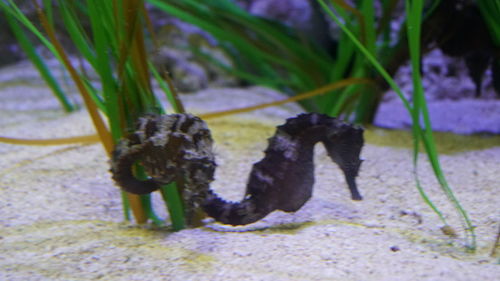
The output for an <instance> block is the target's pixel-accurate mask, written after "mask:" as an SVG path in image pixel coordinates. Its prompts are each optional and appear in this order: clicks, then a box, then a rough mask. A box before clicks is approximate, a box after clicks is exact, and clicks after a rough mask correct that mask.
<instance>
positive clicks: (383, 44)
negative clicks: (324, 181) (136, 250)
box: [0, 0, 500, 249]
mask: <svg viewBox="0 0 500 281" xmlns="http://www.w3.org/2000/svg"><path fill="white" fill-rule="evenodd" d="M145 1H147V2H148V3H149V4H151V5H153V6H154V7H156V8H157V9H159V10H161V11H164V12H166V13H168V14H170V15H172V16H174V17H177V18H179V19H181V20H184V21H186V22H189V23H192V24H194V25H197V26H199V27H200V28H202V29H203V30H205V31H207V32H208V33H210V34H211V35H212V36H213V37H215V38H216V39H217V42H218V44H219V47H220V48H221V50H222V51H224V52H225V54H226V55H227V57H229V58H230V59H231V64H224V63H223V62H221V61H219V60H217V59H216V58H215V57H213V56H211V54H210V53H206V52H205V51H204V49H203V48H202V47H200V46H197V45H192V46H191V51H192V52H193V53H195V54H197V55H199V56H200V57H202V58H204V59H206V60H208V61H209V62H210V63H212V64H214V65H217V66H219V67H221V68H222V69H225V70H227V71H228V72H230V73H232V74H234V75H236V76H238V77H239V78H241V79H243V80H246V81H248V82H249V83H252V84H259V85H264V86H267V87H271V88H274V89H277V90H279V91H282V92H284V93H287V94H289V95H290V96H291V98H290V99H287V100H285V101H279V102H276V103H271V104H267V105H265V106H272V105H276V104H279V103H283V102H290V101H300V102H301V104H302V106H303V107H304V108H305V109H306V110H309V111H316V112H321V113H326V114H329V115H332V116H339V115H340V116H343V118H345V119H348V120H351V121H354V122H357V123H369V122H371V120H372V119H373V116H374V113H375V111H376V109H377V107H378V104H379V102H380V98H381V95H382V93H383V91H385V90H386V88H387V85H389V86H390V87H391V88H392V89H393V90H394V91H395V92H396V93H397V95H398V96H399V98H400V99H401V100H402V102H403V104H404V106H405V107H406V109H407V110H408V112H409V114H410V115H411V116H412V120H413V130H412V131H413V139H414V146H413V147H414V154H413V162H414V167H415V168H414V175H415V180H416V186H417V189H418V192H419V193H420V194H421V195H422V198H423V199H424V201H425V202H426V203H427V204H428V205H429V206H430V207H431V208H432V209H433V210H434V211H435V212H436V214H437V215H438V216H439V217H440V219H441V220H442V221H443V223H444V224H445V225H448V223H447V221H446V218H445V215H443V214H442V212H441V211H440V210H439V208H438V206H435V205H434V204H433V203H432V201H431V199H430V198H429V197H428V196H427V194H426V192H425V190H424V188H423V187H422V186H421V185H420V183H419V177H418V160H419V149H420V148H421V147H423V149H424V150H425V152H426V154H427V156H428V158H429V160H430V163H431V165H432V168H433V170H434V173H435V175H436V178H437V180H438V182H439V184H440V186H441V188H442V190H443V192H444V193H445V194H446V196H447V197H448V199H449V200H450V202H451V203H452V204H453V205H454V206H455V209H456V210H457V213H458V215H459V216H460V217H461V218H462V220H463V224H464V229H465V232H466V234H467V238H468V239H467V246H468V247H469V248H470V249H474V248H475V234H474V228H473V226H472V224H471V221H470V219H469V217H468V215H467V213H466V212H465V210H464V209H463V208H462V207H461V206H460V203H459V201H458V200H457V199H456V198H455V196H454V195H453V192H452V190H451V188H450V187H449V185H448V183H447V181H446V178H445V176H444V173H443V171H442V169H441V166H440V164H439V158H438V153H437V150H436V146H435V142H434V137H433V132H432V126H431V123H430V119H429V114H428V110H427V106H426V100H425V96H424V90H423V87H422V83H421V80H422V79H421V74H420V61H421V42H420V38H421V28H420V27H421V24H422V21H423V20H424V18H425V17H426V16H427V15H429V14H432V11H433V10H434V8H435V7H436V6H437V5H439V2H440V1H415V0H405V7H406V10H405V12H406V13H405V19H404V24H405V25H404V26H405V28H403V29H402V31H401V32H400V33H399V36H394V34H392V30H391V28H390V26H391V19H392V18H393V16H394V11H395V7H396V5H397V4H398V2H399V1H397V0H381V1H378V2H379V3H380V4H381V15H380V17H379V19H378V20H376V19H375V12H376V11H375V8H374V7H375V4H376V3H375V1H374V0H359V1H352V2H354V4H352V5H351V4H349V3H348V2H347V1H343V0H331V1H325V0H311V1H310V3H311V6H312V10H313V14H314V16H315V17H316V22H318V23H319V24H318V26H315V27H316V28H318V30H319V33H318V34H313V35H311V34H308V33H307V32H305V31H304V30H301V29H300V28H294V27H290V26H285V25H283V24H281V23H278V22H275V21H271V20H267V19H264V18H260V17H256V16H254V15H251V14H249V13H248V12H246V11H244V10H243V9H241V8H240V7H239V6H237V5H236V4H235V3H234V1H230V0H213V1H196V0H169V1H162V0H122V1H118V0H113V1H98V0H86V1H65V0H55V1H50V0H43V1H42V2H43V8H42V7H38V11H39V19H40V23H41V25H42V27H43V32H42V31H40V30H38V29H37V28H36V27H35V25H33V23H31V22H30V21H29V20H28V19H27V18H26V16H25V15H23V13H22V12H21V11H20V10H19V9H18V7H17V6H16V4H15V3H14V1H13V0H5V1H0V8H1V10H2V11H3V13H4V14H5V16H6V18H7V20H8V23H9V24H10V26H11V27H12V30H13V32H14V34H15V35H16V37H17V38H18V40H19V42H20V45H21V46H22V48H23V49H24V50H25V51H26V53H27V55H28V57H29V58H30V59H31V60H32V61H33V63H34V64H35V65H36V66H37V68H38V69H39V70H40V72H41V74H42V77H43V78H44V79H45V80H46V81H47V83H48V85H49V86H51V88H52V89H53V91H54V93H55V94H56V96H57V97H58V98H59V100H60V101H61V103H62V105H63V107H64V108H65V109H66V110H68V111H69V110H72V108H74V105H72V104H70V103H69V101H68V100H67V99H66V97H65V95H64V93H62V91H61V90H60V87H59V86H58V83H57V80H56V79H55V78H54V77H53V76H52V75H51V74H50V71H49V70H48V69H47V67H45V64H44V62H43V59H41V58H40V57H39V56H38V55H37V53H36V50H35V49H34V48H33V47H32V45H33V44H32V43H31V42H30V41H29V39H28V36H26V32H27V31H30V32H32V33H33V34H35V35H36V37H37V38H38V40H40V42H42V43H43V45H45V46H46V47H47V48H48V49H49V50H50V51H51V52H52V53H53V54H54V56H55V57H56V58H58V59H59V60H60V61H61V62H62V63H63V64H64V65H65V67H66V69H67V70H68V72H69V73H70V74H71V77H72V79H73V81H74V83H75V85H77V87H78V89H79V91H80V93H81V95H82V97H83V98H84V101H85V105H86V107H87V110H88V111H89V113H90V114H91V116H92V118H93V121H94V124H95V126H96V128H97V131H98V132H99V137H100V140H101V141H102V143H103V145H104V147H105V148H106V151H108V153H110V152H111V150H112V147H113V144H114V143H116V142H117V141H118V140H119V139H120V138H121V137H122V136H123V135H124V134H126V132H127V129H128V128H130V127H131V125H132V123H133V121H134V120H135V119H136V118H137V117H138V116H140V115H141V114H144V113H145V112H156V113H162V112H163V110H162V109H161V106H160V104H159V102H158V101H157V96H155V94H154V93H153V90H152V87H151V82H150V77H154V78H155V79H156V80H157V81H158V83H159V85H160V86H161V88H162V89H163V90H164V92H165V94H166V96H167V99H168V100H169V101H170V102H171V104H172V105H173V107H174V109H175V110H177V111H182V110H183V109H182V104H180V103H179V102H178V99H177V98H176V95H175V92H173V90H172V88H171V87H170V86H169V83H168V78H167V79H166V80H165V79H163V78H162V75H161V74H162V73H158V71H157V70H156V69H155V68H154V67H153V66H152V64H151V63H150V61H149V60H148V56H147V53H146V47H145V38H153V37H154V36H153V31H152V28H151V23H150V22H149V18H148V14H147V10H146V8H145ZM33 3H34V4H35V5H37V4H36V3H37V2H36V1H33ZM54 3H55V4H56V5H53V4H54ZM424 4H426V6H424ZM478 6H479V8H480V10H481V12H482V14H483V16H484V17H485V21H486V22H487V24H488V26H489V28H490V31H491V34H492V37H493V38H496V40H494V41H495V42H496V44H500V22H499V19H500V4H499V3H498V1H478ZM53 7H55V8H53ZM54 14H57V15H59V16H60V17H61V19H62V21H63V22H64V26H65V28H66V29H65V30H64V32H65V33H66V34H67V35H68V36H69V37H70V38H71V39H72V41H73V43H74V45H75V47H76V49H77V50H78V53H79V54H78V55H80V56H81V57H82V58H84V59H85V60H86V61H87V62H88V64H89V65H90V66H91V67H92V69H93V71H94V72H95V73H97V74H98V77H99V83H98V84H97V85H96V84H95V83H91V81H90V79H89V78H88V76H87V75H86V72H85V71H83V70H77V69H76V68H75V67H74V65H73V64H72V62H71V60H70V59H69V57H68V54H67V52H65V50H64V49H63V47H62V46H61V44H60V43H59V41H58V40H57V37H56V32H55V30H54ZM325 15H326V16H328V17H329V18H330V19H331V20H333V21H334V22H335V23H336V25H337V26H338V27H340V29H341V30H342V32H341V33H340V34H338V38H336V40H333V39H332V38H328V36H327V37H325V34H327V32H328V30H327V24H326V23H327V19H326V18H325ZM84 22H85V23H87V22H88V23H90V26H84V25H83V23H84ZM58 32H61V31H60V30H58ZM406 58H408V59H410V62H411V67H412V70H413V71H412V80H413V92H412V95H411V99H408V98H407V96H408V95H405V94H404V93H403V92H402V90H401V89H400V88H399V86H398V85H397V83H396V82H395V81H394V80H393V79H392V76H393V75H394V73H395V71H396V70H397V68H398V67H399V66H400V65H401V64H403V63H404V62H405V61H406ZM164 78H166V77H164ZM259 107H262V106H256V107H252V108H246V109H235V110H234V111H232V112H233V113H235V112H241V111H244V110H252V109H256V108H259ZM98 111H100V112H102V113H104V114H105V116H106V117H107V118H108V124H109V129H108V128H107V127H106V126H105V125H104V122H103V120H101V119H100V115H99V114H98ZM218 114H220V113H216V114H213V115H206V117H210V116H214V115H218ZM137 175H138V176H140V175H141V173H140V169H138V171H137ZM161 192H162V195H163V196H164V198H165V201H166V202H167V205H168V207H169V211H170V214H171V218H172V223H173V226H174V228H175V229H180V228H182V227H183V216H182V213H183V212H182V202H181V201H180V199H179V196H178V192H177V189H176V187H175V186H168V187H164V188H163V189H162V191H161ZM123 202H124V206H125V210H126V212H125V213H126V214H127V216H128V209H129V206H131V209H132V211H133V212H134V215H135V218H136V220H137V222H139V223H142V222H145V221H147V220H148V219H151V220H153V221H154V222H157V223H161V222H160V220H159V219H158V218H157V217H156V216H155V214H154V212H153V210H152V208H151V204H150V198H149V197H148V196H140V197H139V196H135V195H130V194H124V196H123Z"/></svg>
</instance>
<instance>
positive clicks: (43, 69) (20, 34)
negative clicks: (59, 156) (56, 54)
mask: <svg viewBox="0 0 500 281" xmlns="http://www.w3.org/2000/svg"><path fill="white" fill-rule="evenodd" d="M4 15H5V18H6V19H7V23H8V24H9V26H10V27H11V30H12V32H13V33H14V36H15V37H16V39H17V41H18V42H19V45H20V46H21V48H22V49H23V51H24V52H25V53H26V55H27V56H28V58H29V59H30V61H31V62H32V63H33V65H35V67H36V68H37V69H38V71H39V72H40V75H41V76H42V78H43V79H44V80H45V82H46V83H47V85H48V86H49V87H50V88H51V90H52V92H53V93H54V95H55V96H56V98H57V99H58V100H59V102H60V103H61V105H62V107H63V108H64V110H65V111H66V112H71V111H73V110H75V107H74V106H73V105H72V104H71V103H70V102H69V100H68V99H67V97H66V94H65V93H64V92H63V91H62V89H61V87H60V86H59V83H57V80H56V79H55V78H54V76H53V75H52V73H51V72H50V70H49V69H48V68H47V65H46V64H45V63H44V62H43V59H41V58H40V56H39V55H38V52H37V51H36V49H35V47H34V45H33V43H32V42H30V40H29V39H28V37H27V36H26V34H25V33H24V31H23V30H22V28H21V26H19V24H18V23H17V22H16V20H14V19H13V17H12V15H10V14H9V13H4Z"/></svg>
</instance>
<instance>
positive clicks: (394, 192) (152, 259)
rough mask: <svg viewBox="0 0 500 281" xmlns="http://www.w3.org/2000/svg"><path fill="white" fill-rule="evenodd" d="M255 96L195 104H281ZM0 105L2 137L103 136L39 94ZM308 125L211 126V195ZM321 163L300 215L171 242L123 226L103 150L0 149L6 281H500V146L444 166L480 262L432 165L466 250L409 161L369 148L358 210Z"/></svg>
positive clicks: (162, 233) (155, 232) (215, 97)
mask: <svg viewBox="0 0 500 281" xmlns="http://www.w3.org/2000/svg"><path fill="white" fill-rule="evenodd" d="M2 81H3V80H2ZM252 91H253V94H251V93H250V92H249V91H243V90H211V91H205V92H203V93H200V94H198V95H197V96H193V95H191V96H186V97H185V99H186V100H187V102H186V103H187V105H188V108H191V109H193V110H194V111H195V112H207V111H212V110H214V109H217V107H226V108H230V107H234V106H239V105H241V104H245V103H246V104H249V103H258V102H262V101H264V100H274V99H277V98H278V97H277V96H275V95H274V94H269V93H266V92H265V91H263V90H259V89H253V90H252ZM259 91H260V94H259V93H258V94H256V95H255V92H259ZM0 99H1V102H0V135H6V136H12V137H25V138H50V137H63V136H71V135H81V134H87V133H92V132H93V128H92V124H91V123H90V121H89V118H88V116H87V113H86V112H84V111H79V112H77V113H73V114H64V113H62V112H61V110H60V109H59V107H58V105H57V102H56V101H55V99H54V98H53V97H52V95H51V94H50V92H49V91H47V90H46V89H45V88H44V87H43V86H42V85H38V84H37V83H35V84H32V85H28V86H26V85H25V84H21V85H10V86H8V85H3V86H2V85H0ZM222 101H223V102H222ZM229 101H231V102H229ZM297 112H299V109H298V108H297V107H296V106H286V107H281V108H273V109H268V110H265V111H260V112H256V113H253V114H250V115H248V114H247V115H240V116H236V117H233V118H222V119H213V120H210V121H209V126H210V127H211V129H212V132H213V134H214V137H215V140H216V143H217V145H216V151H217V161H218V164H219V165H220V167H219V169H218V171H217V180H216V182H215V183H214V189H216V190H217V192H219V193H220V194H221V195H222V196H224V197H226V198H228V199H233V200H238V199H240V198H241V196H242V194H243V192H244V188H245V179H246V177H247V175H248V172H249V170H250V167H251V163H253V162H255V161H257V160H259V159H260V158H261V157H262V153H261V151H262V150H263V149H264V148H265V146H266V138H267V137H269V136H270V135H272V133H273V131H274V128H273V127H274V126H275V125H277V124H280V123H282V122H283V120H284V118H285V116H293V115H295V114H296V113H297ZM384 134H388V136H387V137H386V138H390V137H391V136H392V135H391V134H389V133H388V132H386V131H381V130H371V131H368V132H367V139H368V140H370V139H375V138H379V137H380V135H384ZM463 145H467V143H464V144H463ZM316 153H317V155H316V163H317V165H316V184H315V187H314V195H313V198H312V199H311V200H310V201H309V202H308V203H307V204H306V205H305V206H304V207H303V208H302V209H301V210H299V211H298V212H296V213H294V214H287V213H282V212H275V213H273V214H271V215H270V216H268V217H266V218H265V219H263V220H262V221H260V222H257V223H255V224H252V225H248V226H245V227H237V228H233V227H228V226H223V225H220V224H214V223H209V224H207V225H206V226H204V227H199V228H196V229H186V230H182V231H179V232H171V231H170V230H168V228H160V229H158V228H155V227H151V226H142V227H140V226H135V225H134V224H131V223H126V222H123V217H122V210H121V200H120V195H119V191H118V189H117V188H116V187H115V186H114V185H113V183H112V181H111V179H110V175H109V173H108V171H107V170H108V164H107V159H106V156H105V153H104V151H103V149H102V147H101V146H100V145H99V144H94V145H85V146H82V145H73V146H55V147H39V146H37V147H35V146H15V145H8V144H1V143H0V191H1V195H0V196H1V200H0V280H96V279H101V280H500V266H499V265H498V264H499V263H500V260H499V259H498V257H490V256H489V253H490V251H491V249H492V247H493V242H494V238H495V235H496V232H497V229H498V227H499V221H500V213H499V208H498V206H499V205H500V204H499V202H500V192H499V191H498V188H499V183H500V181H499V174H500V147H499V146H496V147H490V148H485V149H482V150H471V151H467V152H461V153H454V154H449V155H443V156H442V157H441V160H442V164H443V167H444V170H445V172H446V175H447V177H448V180H449V182H450V184H451V186H452V188H453V189H454V190H455V192H456V195H457V197H458V198H459V199H460V200H461V202H462V204H463V206H464V207H465V209H466V210H467V211H468V212H469V215H470V216H471V218H472V219H473V222H474V225H475V226H477V228H476V233H477V241H478V249H477V253H476V254H467V253H465V252H464V251H463V247H462V246H463V241H464V240H463V231H461V230H460V224H459V222H458V220H457V218H456V215H455V213H454V211H453V209H452V208H451V206H450V204H449V203H448V202H447V201H446V198H445V197H444V196H443V195H442V193H441V192H440V191H439V189H438V185H437V184H436V181H435V180H434V178H433V176H432V173H431V170H430V169H429V167H428V165H427V164H425V163H424V162H425V161H422V163H423V165H422V167H421V170H420V172H421V180H422V183H423V185H424V186H425V188H426V190H428V193H429V195H430V196H431V198H432V199H433V200H434V202H435V203H436V204H437V205H438V206H439V207H440V208H442V211H443V212H444V213H445V214H446V216H447V218H448V219H449V221H450V223H451V224H452V225H453V226H455V227H456V230H457V232H458V234H459V236H460V237H459V238H456V239H454V238H450V237H448V236H446V235H444V234H443V233H442V232H441V231H440V229H439V228H440V227H441V226H442V223H441V222H440V221H439V220H438V218H437V217H436V215H435V214H434V213H433V212H432V211H431V210H430V209H429V208H428V207H427V206H426V205H425V204H424V203H423V201H422V199H421V198H420V196H419V195H418V193H417V191H416V188H415V184H414V179H413V176H412V162H411V151H410V150H409V149H406V148H396V147H393V146H380V145H374V144H373V143H370V142H368V144H366V146H365V148H364V150H363V153H362V156H363V158H364V159H366V160H365V162H364V163H363V166H362V170H361V172H360V176H359V178H358V184H359V188H360V191H361V193H362V195H363V196H364V200H363V201H360V202H353V201H351V200H350V199H349V195H348V190H347V187H346V185H345V183H344V180H343V178H342V174H341V173H340V171H339V169H338V168H337V167H336V166H335V165H334V164H333V163H331V161H330V160H329V159H328V158H327V157H326V156H325V154H324V150H323V148H320V147H319V146H318V149H317V150H316ZM421 159H424V158H421ZM156 197H157V196H156V195H155V202H156V210H157V211H158V213H160V214H161V215H162V216H165V211H164V207H163V206H162V204H161V201H160V200H156V199H158V198H156ZM499 250H500V249H499Z"/></svg>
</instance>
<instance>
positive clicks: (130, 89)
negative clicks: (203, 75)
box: [0, 0, 184, 229]
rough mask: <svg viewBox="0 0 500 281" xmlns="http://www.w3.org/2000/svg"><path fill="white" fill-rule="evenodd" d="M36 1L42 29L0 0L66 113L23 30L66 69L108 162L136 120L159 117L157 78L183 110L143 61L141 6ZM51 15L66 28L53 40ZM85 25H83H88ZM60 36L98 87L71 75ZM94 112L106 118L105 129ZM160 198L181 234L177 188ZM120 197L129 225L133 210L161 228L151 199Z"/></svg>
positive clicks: (75, 72) (92, 0)
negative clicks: (153, 84)
mask: <svg viewBox="0 0 500 281" xmlns="http://www.w3.org/2000/svg"><path fill="white" fill-rule="evenodd" d="M42 2H43V5H39V4H38V2H37V1H33V5H34V6H35V7H36V9H37V13H38V19H39V22H40V25H41V26H42V28H43V30H39V29H38V28H37V27H36V26H35V25H34V24H33V23H32V22H31V21H30V20H29V19H28V18H27V17H26V16H25V15H24V14H23V13H22V12H21V11H20V10H19V8H18V7H17V6H16V3H15V2H14V1H12V0H7V1H0V8H1V10H2V12H3V14H4V15H5V16H6V18H7V19H8V22H9V24H10V26H11V27H12V30H13V31H14V33H15V35H16V37H17V38H18V39H19V41H20V43H21V46H22V47H23V49H24V50H25V51H26V53H27V54H28V56H29V58H30V59H31V60H32V61H33V62H34V64H35V65H36V66H37V68H38V69H39V70H40V72H41V74H42V77H43V78H44V79H45V80H46V81H47V83H48V84H49V85H50V86H51V87H52V89H53V90H54V93H56V96H57V97H58V98H59V100H60V101H61V103H62V105H63V107H64V108H65V109H66V110H68V111H69V110H72V109H73V108H74V105H71V104H70V103H69V101H68V99H67V98H66V95H65V94H64V93H62V91H61V90H60V87H59V85H58V83H57V81H56V79H55V78H54V77H53V75H52V74H51V73H50V71H49V69H47V67H46V66H45V64H44V63H43V59H41V58H40V56H39V55H38V54H37V53H36V51H35V49H34V48H33V43H32V42H30V41H29V39H28V36H27V35H26V32H27V31H30V32H32V33H33V34H34V35H35V36H36V37H37V39H38V40H39V41H40V42H41V43H42V44H43V45H44V46H45V47H46V48H47V49H48V50H50V51H51V52H52V54H53V55H54V56H55V57H56V58H57V59H58V60H59V61H60V62H61V64H62V65H64V67H65V69H66V70H67V71H68V72H69V74H70V75H71V78H72V80H73V82H74V84H75V85H76V87H77V88H78V91H79V93H80V94H81V96H82V98H83V100H84V102H85V107H86V108H87V110H88V112H89V114H90V116H91V118H92V121H93V123H94V125H95V128H96V130H97V132H98V136H99V140H100V141H101V143H102V144H103V146H104V148H105V150H106V152H107V153H108V156H110V155H111V153H112V150H113V147H114V144H115V143H116V142H117V141H118V140H119V139H120V138H122V136H124V135H125V134H127V133H128V130H129V129H130V128H132V127H133V125H134V122H135V120H137V118H138V117H139V116H141V115H143V114H144V113H163V110H162V108H161V105H160V103H159V102H158V98H157V96H155V94H154V93H153V89H152V87H151V77H155V78H156V79H157V81H158V83H159V85H160V86H161V88H162V89H163V90H164V92H165V94H166V95H167V99H168V100H169V101H172V105H173V108H175V109H176V110H182V106H181V105H180V104H179V103H178V102H176V101H177V99H176V98H175V96H174V94H173V92H172V91H171V90H170V89H171V88H170V87H169V85H168V84H167V83H166V82H165V80H164V79H162V78H161V75H160V73H158V71H157V70H156V69H155V68H153V67H152V64H151V63H150V61H149V60H148V56H147V52H146V45H145V38H146V37H148V38H150V35H151V34H149V35H148V36H146V35H145V33H146V32H148V31H151V30H152V29H151V28H148V26H149V27H150V26H151V25H150V22H149V18H148V15H147V12H146V9H145V4H144V1H140V0H138V1H137V0H123V1H99V0H87V1H65V0H60V1H50V0H44V1H42ZM55 15H57V16H58V17H60V19H61V20H62V23H63V26H64V27H65V30H58V31H57V33H58V34H56V30H55V25H54V21H55V19H54V17H55ZM83 23H88V24H89V26H87V25H84V24H83ZM60 32H64V33H65V34H66V35H67V36H68V37H69V38H71V40H72V42H73V43H74V47H75V48H76V50H78V55H79V56H81V57H82V58H83V59H84V60H85V61H86V62H88V65H90V67H91V68H92V72H94V73H96V74H97V76H98V81H97V83H95V81H91V79H90V78H89V76H88V75H87V73H88V72H89V70H85V69H77V67H76V66H75V64H74V61H73V60H72V59H71V58H70V56H69V55H68V53H67V52H66V51H65V49H64V48H63V46H62V45H61V43H60V41H59V40H58V37H57V35H60V34H59V33H60ZM99 112H101V113H103V114H104V116H106V118H107V124H108V126H106V125H105V123H106V122H105V121H104V120H102V118H101V115H100V114H99ZM136 170H137V171H136V174H137V176H138V177H140V176H143V175H141V169H140V167H137V169H136ZM161 193H162V195H163V197H164V198H165V201H166V203H167V205H168V210H169V212H170V215H171V220H172V224H173V228H174V229H182V228H183V227H184V218H183V211H182V202H181V201H180V197H179V194H178V192H177V188H176V187H175V185H170V186H165V187H163V188H162V189H161ZM122 195H123V196H122V198H123V204H124V212H125V217H126V218H127V219H130V215H129V213H130V210H132V213H133V214H134V217H135V220H136V221H137V222H138V223H144V222H146V221H148V220H152V221H153V222H154V223H157V224H161V223H162V221H161V220H160V219H159V218H157V216H156V215H155V213H154V211H153V209H152V206H151V198H150V196H149V195H144V196H137V195H133V194H128V193H125V192H123V193H122ZM167 198H168V200H167Z"/></svg>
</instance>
